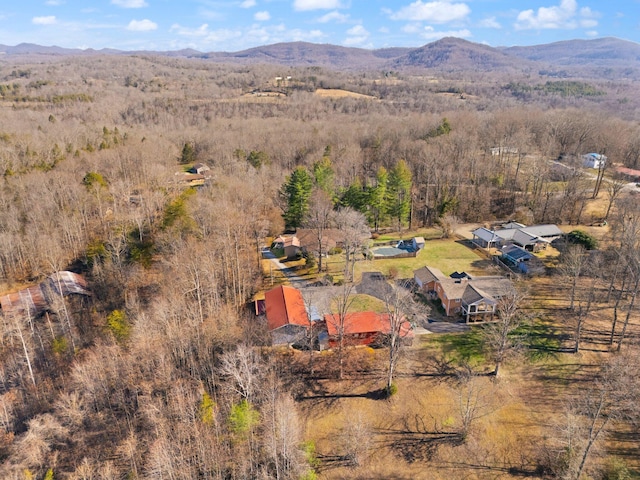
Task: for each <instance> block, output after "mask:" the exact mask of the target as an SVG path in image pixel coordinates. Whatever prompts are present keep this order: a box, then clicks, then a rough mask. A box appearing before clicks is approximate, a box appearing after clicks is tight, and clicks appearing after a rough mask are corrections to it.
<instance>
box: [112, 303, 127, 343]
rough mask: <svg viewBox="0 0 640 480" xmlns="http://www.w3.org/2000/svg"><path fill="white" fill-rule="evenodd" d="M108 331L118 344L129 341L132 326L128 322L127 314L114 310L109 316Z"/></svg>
mask: <svg viewBox="0 0 640 480" xmlns="http://www.w3.org/2000/svg"><path fill="white" fill-rule="evenodd" d="M107 330H109V332H111V334H112V335H113V336H114V337H115V339H116V341H117V342H118V343H123V342H125V341H127V340H128V339H129V335H130V334H131V324H129V321H128V320H127V314H126V313H125V312H124V311H123V310H114V311H113V312H111V313H110V314H109V315H108V316H107Z"/></svg>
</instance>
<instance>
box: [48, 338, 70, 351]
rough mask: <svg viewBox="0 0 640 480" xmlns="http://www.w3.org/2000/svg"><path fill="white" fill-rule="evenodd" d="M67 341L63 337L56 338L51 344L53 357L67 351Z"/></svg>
mask: <svg viewBox="0 0 640 480" xmlns="http://www.w3.org/2000/svg"><path fill="white" fill-rule="evenodd" d="M67 348H68V345H67V339H66V338H65V337H62V336H61V337H56V338H54V339H53V342H52V343H51V350H53V353H54V354H55V355H64V354H65V353H66V351H67Z"/></svg>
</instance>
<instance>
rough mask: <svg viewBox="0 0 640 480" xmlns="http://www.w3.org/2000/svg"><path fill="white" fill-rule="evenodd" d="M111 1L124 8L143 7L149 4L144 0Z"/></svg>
mask: <svg viewBox="0 0 640 480" xmlns="http://www.w3.org/2000/svg"><path fill="white" fill-rule="evenodd" d="M111 3H112V4H113V5H117V6H119V7H122V8H142V7H147V6H148V4H147V2H145V1H144V0H111Z"/></svg>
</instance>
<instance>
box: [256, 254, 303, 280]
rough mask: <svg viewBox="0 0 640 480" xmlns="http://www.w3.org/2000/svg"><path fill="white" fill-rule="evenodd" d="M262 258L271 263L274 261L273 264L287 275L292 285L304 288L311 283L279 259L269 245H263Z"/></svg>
mask: <svg viewBox="0 0 640 480" xmlns="http://www.w3.org/2000/svg"><path fill="white" fill-rule="evenodd" d="M262 258H266V259H268V260H270V261H271V263H273V265H274V266H275V267H276V268H277V269H278V270H280V271H281V272H282V274H283V275H284V276H285V277H287V280H289V282H290V283H291V286H292V287H296V288H303V287H306V286H308V285H309V282H307V281H306V280H305V279H304V278H302V277H300V276H298V275H296V274H295V272H294V271H293V270H292V269H291V268H289V267H287V266H286V265H285V264H284V263H282V262H281V261H279V260H278V259H277V258H276V256H275V255H274V254H273V252H272V251H271V250H270V249H269V247H262Z"/></svg>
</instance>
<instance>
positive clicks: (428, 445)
mask: <svg viewBox="0 0 640 480" xmlns="http://www.w3.org/2000/svg"><path fill="white" fill-rule="evenodd" d="M428 243H429V244H431V245H432V248H433V249H431V250H428V251H430V252H432V253H431V254H433V255H435V253H433V252H435V251H436V250H437V246H438V245H439V244H441V243H442V244H443V245H442V246H441V250H440V252H442V254H443V255H450V256H451V257H452V258H453V260H450V261H443V263H440V264H438V263H436V262H434V264H435V265H436V266H438V265H440V266H439V268H441V269H442V270H443V271H445V273H447V272H449V271H451V270H453V269H460V268H462V269H467V267H465V265H468V266H472V265H474V263H473V257H470V258H467V260H466V262H467V263H466V264H464V263H462V262H461V261H460V259H459V258H455V252H456V251H457V250H456V247H451V244H453V245H458V244H455V242H451V241H449V242H448V243H449V245H448V246H445V244H446V243H447V242H440V241H438V242H435V243H434V242H428ZM428 251H425V252H423V253H426V254H427V255H425V259H426V258H430V255H431V254H430V253H427V252H428ZM447 252H448V253H447ZM471 253H473V252H471ZM474 255H475V254H474ZM419 258H420V257H419ZM478 258H479V257H476V259H475V261H478ZM430 261H431V260H430ZM454 262H456V263H454ZM362 263H373V264H374V265H378V264H379V263H380V262H362ZM453 265H456V266H453ZM447 267H448V268H447ZM363 270H364V269H363ZM527 283H528V284H529V285H528V288H529V301H528V302H527V304H526V305H525V306H524V308H525V310H526V311H528V312H530V313H531V314H532V315H533V316H534V317H535V318H537V319H538V320H537V321H536V322H537V323H536V324H537V325H538V327H539V331H538V332H537V333H535V334H534V333H532V335H538V336H539V338H537V337H536V338H537V340H536V341H535V342H534V341H532V342H531V345H534V344H535V345H538V346H536V347H535V348H534V349H533V350H527V351H525V352H524V353H525V355H522V356H520V357H518V358H517V359H515V360H512V361H510V362H509V363H508V364H507V365H506V366H504V367H503V370H502V375H501V378H500V379H499V380H498V381H497V382H495V381H493V379H492V377H488V376H484V375H481V376H479V377H478V378H477V379H476V385H475V386H476V390H475V391H474V392H472V395H468V391H467V390H465V389H464V388H462V387H460V385H459V384H458V382H457V381H456V377H455V375H453V372H454V371H455V370H458V371H460V369H461V367H460V366H459V365H458V364H456V363H455V362H454V361H450V363H449V365H448V368H445V367H444V365H445V363H446V358H447V356H444V353H443V352H445V350H447V349H445V344H447V341H444V343H443V339H442V337H436V336H435V335H427V336H422V337H419V338H416V340H415V341H414V344H413V345H412V346H411V347H409V348H408V349H407V350H406V351H405V354H404V356H403V358H402V360H401V363H400V366H399V371H398V375H397V377H396V384H397V386H398V393H397V394H396V395H395V396H393V397H392V398H391V399H388V400H384V399H379V398H377V397H376V395H375V392H376V391H377V390H378V389H380V388H381V387H383V385H384V372H385V365H386V364H385V360H386V353H387V351H386V350H385V349H380V350H371V349H357V350H356V351H354V352H352V354H353V355H356V357H357V358H355V359H354V360H353V362H352V367H351V370H350V373H348V374H347V376H346V378H345V379H344V380H342V381H338V380H335V379H332V378H331V375H329V377H325V378H323V379H312V380H309V379H308V380H306V381H304V382H302V385H303V386H302V387H301V389H302V390H301V393H300V395H299V399H300V400H299V406H300V408H301V412H302V413H303V415H302V417H303V418H304V422H305V425H306V437H305V438H306V439H307V440H312V441H314V442H315V445H316V450H317V453H318V455H319V459H320V467H319V478H322V479H346V478H349V479H351V478H355V479H389V478H393V479H435V480H438V479H446V480H451V479H459V478H460V479H496V478H499V479H518V478H544V477H541V476H539V475H538V474H536V467H537V465H538V464H539V458H540V455H541V454H542V447H543V446H545V445H549V443H550V442H551V440H550V439H552V438H554V435H556V434H557V432H558V431H559V430H560V429H561V428H562V427H563V425H565V422H566V417H565V416H564V409H565V407H566V405H567V404H568V403H569V402H570V401H571V400H572V399H576V398H578V397H579V396H580V395H582V394H583V392H584V389H585V388H588V385H590V384H589V383H585V382H586V381H591V380H592V379H593V377H594V375H595V373H596V372H597V370H598V364H600V363H601V362H602V361H603V360H605V359H606V358H608V357H610V355H611V353H609V346H608V344H607V340H608V332H609V329H610V321H611V316H612V313H611V305H607V304H605V303H604V297H605V294H606V288H605V286H604V285H601V286H600V287H601V288H600V290H599V291H598V293H597V295H596V302H595V305H594V307H593V309H592V313H591V315H590V317H589V318H588V321H587V324H586V327H585V330H584V336H583V343H582V351H581V352H580V353H579V354H573V353H569V348H570V347H571V345H572V342H571V340H570V335H569V334H570V332H571V314H570V312H569V311H568V309H567V307H568V291H567V287H566V285H565V283H563V281H562V279H561V278H559V277H557V276H545V277H540V278H533V279H529V280H527ZM465 335H466V334H465ZM547 337H549V338H547ZM454 338H458V339H463V338H465V337H461V336H459V335H458V336H451V337H450V339H454ZM550 338H551V339H552V340H553V341H552V342H551V343H549V344H547V343H545V342H547V341H548V340H549V339H550ZM630 339H631V340H634V339H635V340H637V339H640V319H639V318H638V316H637V315H635V316H634V318H633V319H632V322H631V325H630ZM537 342H538V343H537ZM454 343H455V342H454ZM450 345H454V344H453V343H452V344H450ZM545 345H552V346H545ZM455 348H459V347H454V349H455ZM624 348H626V349H628V348H633V349H637V347H635V346H632V343H630V342H626V343H625V347H624ZM294 355H299V356H300V358H303V359H304V361H306V359H307V358H308V357H306V354H304V353H296V354H294ZM332 355H335V354H332V353H331V352H325V353H322V354H318V355H317V358H322V359H323V360H325V361H329V360H331V358H332ZM448 358H449V359H451V358H453V357H452V356H449V357H448ZM367 365H369V367H366V366H367ZM473 365H474V367H473V368H474V370H475V371H476V372H479V373H486V372H489V371H491V368H492V365H491V364H490V363H488V362H487V361H486V360H484V361H483V360H482V359H481V360H479V361H476V362H474V363H473ZM354 369H356V370H354ZM466 399H471V401H472V402H474V403H477V405H478V408H479V412H480V414H479V418H478V419H477V420H476V421H475V422H474V423H473V425H472V429H471V431H470V433H469V435H468V437H467V438H466V440H465V441H462V439H461V437H460V436H459V435H458V432H459V430H460V426H461V414H460V411H461V410H460V404H461V403H460V402H461V400H464V401H466ZM354 444H358V445H363V450H364V452H363V453H362V455H361V458H360V464H359V465H353V464H352V463H350V461H348V460H347V458H346V457H347V455H348V453H349V451H350V450H351V448H350V447H351V446H352V445H354ZM599 452H600V453H599V454H598V455H595V456H593V458H592V460H591V462H590V463H589V466H588V470H589V472H588V473H589V475H590V477H589V478H599V477H598V473H597V472H598V464H599V463H601V462H603V461H604V460H603V459H604V458H606V456H607V455H608V456H613V455H615V456H618V457H620V458H622V459H623V460H624V461H625V462H626V463H627V465H629V467H630V468H632V469H633V471H634V472H636V473H637V472H640V434H639V433H638V431H637V429H633V428H632V427H631V426H629V425H627V424H622V425H619V426H617V427H616V430H615V432H614V435H612V436H610V437H608V439H607V440H606V442H603V443H601V448H600V449H599ZM585 478H586V477H585ZM634 478H635V477H634Z"/></svg>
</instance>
